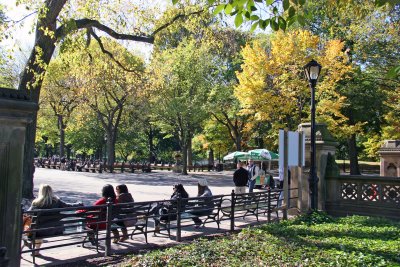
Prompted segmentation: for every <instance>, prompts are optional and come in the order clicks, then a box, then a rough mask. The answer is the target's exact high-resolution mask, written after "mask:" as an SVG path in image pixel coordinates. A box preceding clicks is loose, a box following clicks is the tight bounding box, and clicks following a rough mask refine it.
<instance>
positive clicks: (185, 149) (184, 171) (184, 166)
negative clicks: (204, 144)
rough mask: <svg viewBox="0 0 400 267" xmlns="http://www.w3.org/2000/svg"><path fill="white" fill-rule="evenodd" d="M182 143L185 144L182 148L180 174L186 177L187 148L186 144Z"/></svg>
mask: <svg viewBox="0 0 400 267" xmlns="http://www.w3.org/2000/svg"><path fill="white" fill-rule="evenodd" d="M184 143H185V144H184V145H183V146H182V174H184V175H188V172H187V155H188V153H187V152H188V146H187V144H186V142H184Z"/></svg>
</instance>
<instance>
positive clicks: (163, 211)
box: [150, 184, 189, 234]
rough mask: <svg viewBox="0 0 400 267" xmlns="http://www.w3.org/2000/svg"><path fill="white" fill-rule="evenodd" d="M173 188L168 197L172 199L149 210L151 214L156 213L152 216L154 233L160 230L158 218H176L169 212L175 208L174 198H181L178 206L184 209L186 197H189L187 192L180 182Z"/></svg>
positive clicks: (165, 219) (164, 219) (166, 219)
mask: <svg viewBox="0 0 400 267" xmlns="http://www.w3.org/2000/svg"><path fill="white" fill-rule="evenodd" d="M173 190H174V192H173V193H172V195H171V198H170V200H172V201H171V202H164V203H161V204H160V205H157V206H155V207H154V208H153V209H152V211H150V213H151V214H155V215H156V216H155V217H154V218H153V220H154V225H155V229H154V234H156V233H159V232H160V220H162V221H168V220H176V214H170V213H173V210H174V208H176V207H175V205H174V204H175V203H174V200H176V199H178V197H180V198H181V199H182V200H181V206H180V208H181V210H184V209H185V206H186V204H187V201H188V200H187V199H188V198H189V194H188V193H187V192H186V190H185V188H184V187H183V185H182V184H175V185H174V187H173ZM173 203H174V204H173Z"/></svg>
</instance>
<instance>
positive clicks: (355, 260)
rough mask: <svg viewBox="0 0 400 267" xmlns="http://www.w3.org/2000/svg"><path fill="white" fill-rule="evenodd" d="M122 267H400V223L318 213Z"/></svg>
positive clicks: (155, 253) (132, 260)
mask: <svg viewBox="0 0 400 267" xmlns="http://www.w3.org/2000/svg"><path fill="white" fill-rule="evenodd" d="M122 266H400V223H398V222H393V221H389V220H386V219H381V218H371V217H362V216H351V217H346V218H332V217H329V216H327V215H325V214H323V213H313V214H311V215H306V216H302V217H299V218H297V219H294V220H290V221H284V222H281V223H274V224H266V225H262V226H259V227H253V228H248V229H244V230H242V231H241V232H240V233H237V234H232V235H229V236H225V237H220V238H215V239H212V240H206V239H199V240H196V241H193V242H192V243H191V244H189V245H180V246H176V247H173V248H168V249H165V250H157V251H153V252H150V253H148V254H145V255H140V256H130V257H129V258H127V260H126V261H125V262H124V263H123V264H122Z"/></svg>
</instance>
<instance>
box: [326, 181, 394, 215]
mask: <svg viewBox="0 0 400 267" xmlns="http://www.w3.org/2000/svg"><path fill="white" fill-rule="evenodd" d="M326 183H327V184H326V201H325V208H326V211H327V212H328V213H329V214H331V215H335V216H346V215H353V214H357V215H368V216H380V217H386V218H392V219H400V212H399V211H400V178H397V177H396V178H393V177H381V176H355V175H348V176H339V177H326Z"/></svg>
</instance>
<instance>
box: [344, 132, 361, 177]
mask: <svg viewBox="0 0 400 267" xmlns="http://www.w3.org/2000/svg"><path fill="white" fill-rule="evenodd" d="M347 144H348V146H349V159H350V175H360V174H361V173H360V168H359V166H358V153H357V144H356V135H355V134H352V135H351V137H350V138H349V139H347Z"/></svg>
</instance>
